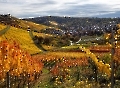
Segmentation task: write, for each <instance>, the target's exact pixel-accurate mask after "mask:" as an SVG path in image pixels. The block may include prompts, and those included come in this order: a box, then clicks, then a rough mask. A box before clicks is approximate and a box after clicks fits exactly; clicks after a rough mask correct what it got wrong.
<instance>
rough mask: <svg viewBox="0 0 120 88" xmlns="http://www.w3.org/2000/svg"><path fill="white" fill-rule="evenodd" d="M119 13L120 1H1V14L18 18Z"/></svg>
mask: <svg viewBox="0 0 120 88" xmlns="http://www.w3.org/2000/svg"><path fill="white" fill-rule="evenodd" d="M119 11H120V2H119V0H111V1H110V0H0V13H1V14H2V13H3V14H5V13H10V14H12V15H13V16H16V17H31V16H35V17H36V16H46V15H58V16H64V15H66V16H79V17H80V16H82V17H83V16H88V17H90V16H99V15H100V16H102V15H104V16H112V15H113V14H114V15H115V14H119ZM111 14H112V15H111ZM116 16H119V15H116Z"/></svg>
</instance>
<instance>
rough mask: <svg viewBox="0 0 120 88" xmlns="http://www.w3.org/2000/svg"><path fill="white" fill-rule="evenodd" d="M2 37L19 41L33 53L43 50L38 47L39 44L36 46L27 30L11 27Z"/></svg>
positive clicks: (21, 45) (23, 47)
mask: <svg viewBox="0 0 120 88" xmlns="http://www.w3.org/2000/svg"><path fill="white" fill-rule="evenodd" d="M2 39H7V40H8V41H11V40H15V41H17V42H18V43H19V44H20V47H21V48H22V49H24V50H26V51H28V52H29V53H31V54H34V53H38V52H40V51H41V50H40V49H39V48H37V46H35V44H34V42H33V40H32V39H31V37H30V36H29V33H28V32H27V31H26V30H22V29H19V28H15V27H10V29H9V30H8V31H7V32H6V33H5V34H4V35H2Z"/></svg>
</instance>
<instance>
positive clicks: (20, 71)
mask: <svg viewBox="0 0 120 88" xmlns="http://www.w3.org/2000/svg"><path fill="white" fill-rule="evenodd" d="M29 24H31V25H32V23H29ZM22 25H23V24H22ZM0 29H1V30H0V34H1V35H0V69H1V70H0V88H111V79H112V60H113V61H114V69H113V71H114V87H115V88H119V86H120V84H119V83H120V60H119V59H120V54H119V53H120V47H119V40H118V41H117V37H118V35H117V34H116V35H115V39H116V40H115V42H114V45H115V46H113V45H112V44H111V43H106V44H97V43H93V44H92V43H85V44H73V45H69V46H64V47H54V46H52V45H47V44H44V43H39V42H36V40H37V39H36V40H35V38H36V37H35V36H37V37H39V38H40V37H42V38H43V39H45V38H46V37H47V38H49V37H53V35H50V34H48V35H47V34H44V33H39V32H35V31H34V30H29V31H27V30H23V29H22V28H16V27H12V26H8V25H1V26H0ZM110 36H111V35H110V34H106V35H105V36H104V37H105V39H106V40H109V39H110ZM91 38H92V37H90V38H89V39H91ZM95 38H96V37H95ZM84 39H86V40H87V37H84ZM89 39H88V40H89ZM92 39H93V38H92ZM44 41H45V40H44ZM100 41H101V40H100ZM116 41H117V42H116ZM106 42H109V41H106ZM112 49H114V55H113V54H112Z"/></svg>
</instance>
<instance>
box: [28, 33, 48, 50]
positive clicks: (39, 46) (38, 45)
mask: <svg viewBox="0 0 120 88" xmlns="http://www.w3.org/2000/svg"><path fill="white" fill-rule="evenodd" d="M29 35H30V37H31V38H32V40H33V41H34V44H35V45H36V46H37V47H38V48H39V49H40V50H42V51H47V50H46V49H44V48H43V47H42V45H40V44H38V43H36V42H35V40H34V35H33V33H32V31H29Z"/></svg>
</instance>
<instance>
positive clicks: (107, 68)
mask: <svg viewBox="0 0 120 88" xmlns="http://www.w3.org/2000/svg"><path fill="white" fill-rule="evenodd" d="M79 48H80V49H81V50H83V51H84V52H85V53H86V55H87V56H88V57H90V58H91V59H92V60H93V61H94V62H95V64H96V65H97V67H98V69H99V71H100V72H102V73H104V74H107V75H108V77H110V76H111V68H110V65H108V64H104V63H103V62H102V61H99V62H98V59H97V57H96V55H95V54H93V53H91V52H90V50H89V49H85V47H79Z"/></svg>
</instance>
